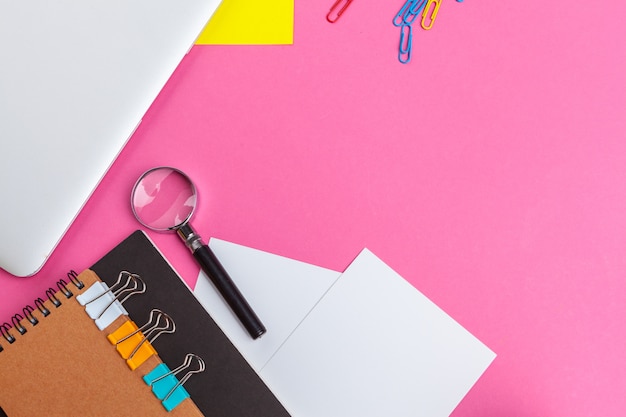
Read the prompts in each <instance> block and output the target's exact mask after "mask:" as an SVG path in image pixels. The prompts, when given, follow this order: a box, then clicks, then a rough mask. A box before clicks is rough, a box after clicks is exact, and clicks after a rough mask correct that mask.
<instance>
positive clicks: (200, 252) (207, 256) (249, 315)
mask: <svg viewBox="0 0 626 417" xmlns="http://www.w3.org/2000/svg"><path fill="white" fill-rule="evenodd" d="M177 231H178V235H179V236H180V237H181V238H182V239H183V240H184V241H185V244H186V245H187V247H188V248H189V249H190V250H191V252H192V253H193V256H194V258H196V260H197V261H198V263H199V264H200V266H201V267H202V270H203V271H204V272H205V273H206V274H207V275H208V277H209V278H210V279H211V281H212V282H213V285H215V288H217V290H218V291H219V293H220V294H221V295H222V297H223V298H224V300H225V301H226V303H227V304H228V306H229V307H230V308H231V310H232V311H233V313H235V315H236V316H237V318H238V319H239V321H240V322H241V324H243V327H245V329H246V330H247V331H248V333H249V334H250V336H252V338H253V339H258V338H259V337H261V336H262V335H263V334H264V333H265V332H266V329H265V326H263V323H261V320H260V319H259V318H258V317H257V315H256V314H255V313H254V311H253V310H252V307H250V305H249V304H248V302H247V301H246V299H245V298H244V296H243V295H242V294H241V292H240V291H239V289H238V288H237V286H236V285H235V283H234V282H233V280H232V279H231V278H230V276H229V275H228V273H227V272H226V270H225V269H224V267H223V266H222V264H221V263H220V261H219V260H218V259H217V257H216V256H215V254H214V253H213V251H212V250H211V249H210V248H209V247H208V246H207V245H205V244H204V243H202V240H201V238H200V236H198V235H197V234H196V233H195V232H194V231H193V229H192V228H191V226H189V225H183V226H181V227H180V228H179V229H178V230H177Z"/></svg>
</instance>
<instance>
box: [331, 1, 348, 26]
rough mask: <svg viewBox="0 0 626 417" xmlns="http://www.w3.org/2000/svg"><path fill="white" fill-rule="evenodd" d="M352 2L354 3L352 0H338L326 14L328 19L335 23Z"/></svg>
mask: <svg viewBox="0 0 626 417" xmlns="http://www.w3.org/2000/svg"><path fill="white" fill-rule="evenodd" d="M350 3H352V0H337V1H336V2H335V4H333V7H331V8H330V11H329V12H328V14H327V15H326V20H328V21H329V22H330V23H335V22H336V21H337V20H338V19H339V18H340V17H341V15H342V14H343V12H345V11H346V9H347V8H348V6H349V5H350Z"/></svg>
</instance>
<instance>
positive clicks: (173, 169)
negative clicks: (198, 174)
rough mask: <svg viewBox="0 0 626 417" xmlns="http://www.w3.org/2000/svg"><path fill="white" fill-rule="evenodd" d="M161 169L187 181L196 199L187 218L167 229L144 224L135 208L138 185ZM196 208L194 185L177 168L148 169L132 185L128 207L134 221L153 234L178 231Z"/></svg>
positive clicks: (196, 195) (165, 166) (187, 176)
mask: <svg viewBox="0 0 626 417" xmlns="http://www.w3.org/2000/svg"><path fill="white" fill-rule="evenodd" d="M162 169H169V170H171V171H174V172H176V173H178V174H180V175H182V177H183V178H184V179H185V180H187V182H188V183H189V185H190V186H191V191H192V193H193V196H194V197H195V198H196V201H195V203H194V205H193V207H192V209H191V211H190V212H189V214H188V215H187V217H185V219H184V220H183V221H182V222H180V223H178V224H176V225H174V226H171V227H167V228H161V227H154V226H151V225H149V224H147V223H145V222H144V221H143V220H142V219H141V216H140V215H139V213H137V210H136V208H135V192H136V191H137V187H138V186H139V183H141V181H143V180H144V179H145V178H146V177H147V176H148V175H150V174H151V173H153V172H154V171H159V170H162ZM197 206H198V193H197V191H196V185H195V184H194V183H193V181H192V180H191V178H189V175H187V174H185V173H184V172H183V171H181V170H180V169H178V168H174V167H171V166H168V165H162V166H158V167H154V168H150V169H149V170H147V171H146V172H144V173H143V174H141V175H140V176H139V178H138V179H137V181H136V182H135V185H133V190H132V192H131V193H130V207H131V209H132V211H133V215H134V216H135V219H137V221H138V222H139V223H141V225H143V226H145V227H147V228H148V229H150V230H154V231H155V232H171V231H175V230H177V229H180V228H181V227H182V226H184V225H186V224H187V223H189V220H191V217H192V216H193V213H194V212H195V211H196V207H197Z"/></svg>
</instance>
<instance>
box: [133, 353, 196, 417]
mask: <svg viewBox="0 0 626 417" xmlns="http://www.w3.org/2000/svg"><path fill="white" fill-rule="evenodd" d="M194 359H195V360H196V361H197V362H198V369H192V370H188V371H187V373H186V374H185V376H183V377H182V378H181V379H180V380H178V378H176V375H177V374H179V373H180V372H182V371H184V370H185V369H189V368H190V367H191V364H192V362H193V360H194ZM205 368H206V366H205V364H204V361H203V360H202V358H201V357H199V356H198V355H194V354H193V353H189V354H187V356H185V361H184V362H183V364H182V365H180V366H179V367H178V368H176V369H174V370H170V368H169V367H168V366H167V365H166V364H164V363H161V364H159V365H157V366H156V367H155V368H154V369H153V370H152V371H150V372H149V373H148V374H147V375H146V376H144V377H143V380H144V382H145V383H146V384H148V385H149V386H150V387H152V392H153V394H154V395H155V396H156V397H157V398H158V399H159V400H161V404H163V407H165V409H166V410H167V411H172V410H173V409H174V408H176V407H177V406H178V405H179V404H180V403H181V402H183V400H184V399H185V398H189V393H188V392H187V390H186V389H185V387H183V385H184V384H185V382H187V380H188V379H189V378H190V377H191V375H193V374H197V373H199V372H203V371H204V370H205Z"/></svg>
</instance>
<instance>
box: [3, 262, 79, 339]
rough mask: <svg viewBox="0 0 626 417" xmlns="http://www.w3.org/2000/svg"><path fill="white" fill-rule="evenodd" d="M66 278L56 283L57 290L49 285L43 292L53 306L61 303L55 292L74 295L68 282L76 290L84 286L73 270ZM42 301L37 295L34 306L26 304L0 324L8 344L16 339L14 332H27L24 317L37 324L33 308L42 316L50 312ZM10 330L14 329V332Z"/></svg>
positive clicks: (33, 324) (66, 295)
mask: <svg viewBox="0 0 626 417" xmlns="http://www.w3.org/2000/svg"><path fill="white" fill-rule="evenodd" d="M67 279H68V280H69V283H68V282H67V281H66V280H65V279H61V280H59V281H57V283H56V286H57V290H55V289H54V288H52V287H50V288H48V289H47V290H46V292H45V298H47V299H48V300H49V301H50V302H51V303H52V305H53V306H54V307H55V308H59V307H60V306H61V305H62V304H63V303H62V302H61V300H59V297H57V294H56V293H57V292H58V293H60V294H62V295H63V296H64V297H65V298H66V299H69V298H71V297H73V295H74V293H72V291H71V290H70V289H69V288H68V286H69V285H70V283H71V284H73V285H74V286H75V287H76V289H78V290H81V289H83V288H84V286H85V284H83V282H82V281H81V280H79V279H78V274H77V273H76V271H74V270H71V271H70V272H68V273H67ZM44 303H45V300H44V299H42V298H41V297H39V298H37V299H35V301H34V302H33V304H34V305H35V307H33V306H31V305H26V306H25V307H24V308H23V309H22V312H21V313H16V314H14V315H13V317H11V323H7V322H5V323H3V324H1V325H0V336H2V338H4V340H6V341H7V342H8V343H9V344H12V343H14V342H15V341H16V340H17V338H16V336H15V335H14V334H15V332H17V333H19V334H20V335H23V334H25V333H26V332H28V329H27V328H26V327H25V326H24V325H23V324H22V321H23V320H24V319H26V320H28V322H29V323H30V324H31V325H32V326H36V325H37V324H39V319H37V317H35V315H34V314H33V312H35V310H38V311H39V312H40V313H41V315H42V316H43V317H48V316H49V315H50V314H51V313H52V312H51V310H50V309H49V308H47V307H46V306H45V305H44ZM12 330H15V332H13V331H12ZM0 341H1V340H0ZM3 350H4V349H3V347H2V345H1V344H0V352H2V351H3Z"/></svg>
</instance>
